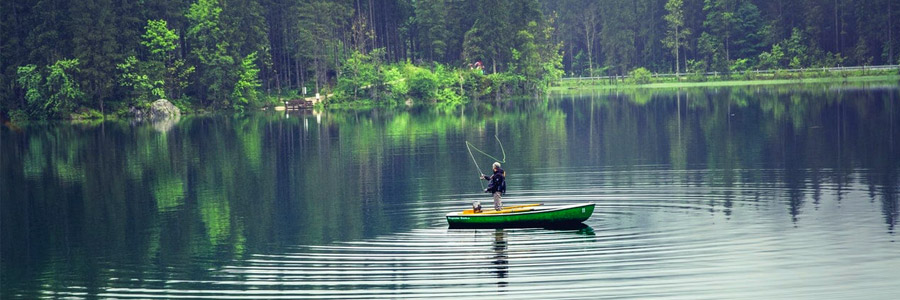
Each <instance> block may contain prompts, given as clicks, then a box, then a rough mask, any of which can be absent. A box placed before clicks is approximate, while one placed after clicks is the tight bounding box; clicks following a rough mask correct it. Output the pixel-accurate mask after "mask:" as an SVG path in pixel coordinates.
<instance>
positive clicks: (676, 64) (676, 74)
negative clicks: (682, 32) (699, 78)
mask: <svg viewBox="0 0 900 300" xmlns="http://www.w3.org/2000/svg"><path fill="white" fill-rule="evenodd" d="M678 73H681V71H680V70H679V68H678V26H677V25H676V26H675V79H678Z"/></svg>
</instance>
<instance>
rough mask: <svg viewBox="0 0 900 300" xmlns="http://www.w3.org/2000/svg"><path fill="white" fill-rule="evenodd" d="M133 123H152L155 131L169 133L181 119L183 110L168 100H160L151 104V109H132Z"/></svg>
mask: <svg viewBox="0 0 900 300" xmlns="http://www.w3.org/2000/svg"><path fill="white" fill-rule="evenodd" d="M131 115H132V116H133V117H134V119H133V123H135V122H136V123H139V122H143V121H150V123H151V124H152V125H153V129H156V130H157V131H159V132H167V131H169V130H170V129H172V127H175V124H176V123H178V121H179V120H180V119H181V110H180V109H178V107H175V105H174V104H172V102H169V100H166V99H159V100H156V101H153V103H151V104H150V108H147V109H137V108H135V107H132V108H131Z"/></svg>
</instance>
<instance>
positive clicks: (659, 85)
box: [548, 75, 900, 92]
mask: <svg viewBox="0 0 900 300" xmlns="http://www.w3.org/2000/svg"><path fill="white" fill-rule="evenodd" d="M876 81H898V84H900V75H867V76H848V77H816V78H797V79H734V80H721V81H692V82H655V83H646V84H632V83H623V84H608V83H603V84H584V85H566V86H562V85H558V86H553V87H551V88H550V89H549V90H548V91H550V92H562V91H577V90H619V89H663V88H693V87H725V86H753V85H787V84H805V83H840V82H846V83H852V82H876Z"/></svg>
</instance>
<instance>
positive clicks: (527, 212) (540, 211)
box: [446, 202, 595, 218]
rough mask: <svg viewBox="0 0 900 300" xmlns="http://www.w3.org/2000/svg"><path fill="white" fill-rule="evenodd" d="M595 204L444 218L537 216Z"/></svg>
mask: <svg viewBox="0 0 900 300" xmlns="http://www.w3.org/2000/svg"><path fill="white" fill-rule="evenodd" d="M594 205H595V203H593V202H590V203H584V204H570V205H562V206H545V208H546V209H533V210H530V211H522V212H510V213H494V214H483V213H481V214H463V213H462V212H451V213H448V214H447V215H446V217H448V218H449V217H463V216H465V217H470V218H471V217H477V218H491V217H501V216H521V215H529V214H539V213H548V212H556V211H561V210H567V209H573V208H579V207H587V206H594Z"/></svg>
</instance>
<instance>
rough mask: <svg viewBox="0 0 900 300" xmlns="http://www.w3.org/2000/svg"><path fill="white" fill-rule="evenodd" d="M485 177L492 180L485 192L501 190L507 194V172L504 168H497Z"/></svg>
mask: <svg viewBox="0 0 900 300" xmlns="http://www.w3.org/2000/svg"><path fill="white" fill-rule="evenodd" d="M484 179H486V180H490V183H488V188H487V189H485V190H484V192H485V193H491V194H493V193H494V192H500V193H501V194H506V172H505V171H503V169H501V168H497V170H495V171H494V174H493V175H491V176H490V177H488V176H487V175H485V176H484Z"/></svg>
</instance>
